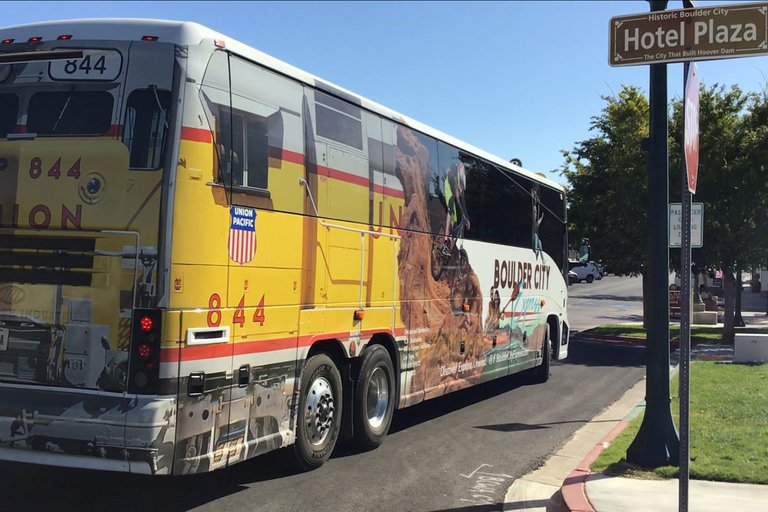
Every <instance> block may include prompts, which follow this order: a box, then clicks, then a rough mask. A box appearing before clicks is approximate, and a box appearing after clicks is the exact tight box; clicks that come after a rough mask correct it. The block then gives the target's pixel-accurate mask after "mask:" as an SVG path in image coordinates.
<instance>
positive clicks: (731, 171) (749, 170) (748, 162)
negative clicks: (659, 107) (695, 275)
mask: <svg viewBox="0 0 768 512" xmlns="http://www.w3.org/2000/svg"><path fill="white" fill-rule="evenodd" d="M672 112H673V114H672V122H671V126H670V144H669V151H670V179H671V181H672V184H671V185H670V196H671V200H672V201H674V202H679V201H680V197H681V190H682V181H681V180H682V177H681V176H682V173H681V171H680V169H682V140H683V101H682V99H680V98H676V99H675V100H673V101H672ZM699 112H700V114H699V115H700V119H699V133H700V135H699V172H698V185H697V190H696V195H695V196H694V200H695V201H697V202H701V203H704V245H703V247H702V248H700V249H694V250H693V261H694V262H695V270H697V271H701V270H710V271H711V270H714V269H722V270H723V272H724V274H723V284H724V291H725V315H724V316H725V318H724V328H723V337H724V339H725V340H726V341H732V340H733V334H734V300H735V296H736V291H737V290H736V280H735V274H736V272H737V271H740V270H741V269H744V268H748V267H749V266H751V265H759V264H761V263H765V261H766V259H768V257H767V255H768V243H767V242H768V241H767V240H766V229H765V227H766V226H767V225H768V224H766V223H767V222H768V181H767V180H766V176H768V174H767V173H766V171H767V170H768V169H766V166H767V165H768V127H767V125H768V103H766V94H765V92H763V93H762V94H754V93H744V92H743V91H742V90H741V89H740V88H739V87H738V86H735V85H734V86H732V87H731V88H730V89H726V88H725V87H724V86H722V85H719V84H715V85H713V86H712V87H710V88H706V87H704V86H703V85H702V86H700V90H699ZM675 259H677V258H675ZM678 261H679V260H678Z"/></svg>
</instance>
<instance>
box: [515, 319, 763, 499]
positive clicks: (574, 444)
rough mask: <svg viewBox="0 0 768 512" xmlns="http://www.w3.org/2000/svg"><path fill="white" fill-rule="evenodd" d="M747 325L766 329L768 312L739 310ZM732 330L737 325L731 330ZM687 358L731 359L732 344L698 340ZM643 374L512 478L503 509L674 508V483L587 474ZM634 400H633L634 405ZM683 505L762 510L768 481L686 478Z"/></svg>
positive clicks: (630, 406) (627, 412)
mask: <svg viewBox="0 0 768 512" xmlns="http://www.w3.org/2000/svg"><path fill="white" fill-rule="evenodd" d="M743 316H744V320H745V323H746V324H747V327H766V328H768V316H766V315H765V313H763V312H759V311H754V310H753V311H744V312H743ZM737 332H738V329H737ZM678 357H679V351H675V352H674V353H673V354H671V358H670V359H671V361H670V362H671V363H672V365H673V366H670V372H671V373H672V372H674V371H676V370H677V361H678ZM691 358H692V359H693V360H695V359H700V360H713V359H714V360H725V361H728V360H731V359H732V358H733V347H732V346H723V345H699V346H696V347H693V348H692V350H691ZM645 391H646V389H645V379H642V380H640V381H639V382H638V383H637V384H636V385H635V386H633V387H632V388H631V389H629V390H628V391H627V392H626V393H625V394H624V396H623V397H622V398H621V399H620V400H619V401H617V402H616V403H614V404H613V405H611V406H610V407H608V408H607V409H606V410H605V411H603V412H602V413H600V414H599V415H597V416H596V417H595V418H593V419H592V420H591V421H590V422H589V423H588V424H587V425H585V426H584V427H582V428H581V429H580V430H578V431H577V432H576V433H575V434H574V436H573V437H572V438H571V439H570V441H568V443H567V444H566V445H565V446H564V447H563V448H562V449H561V450H560V451H559V452H558V453H557V454H555V455H554V456H552V457H551V458H550V459H549V460H548V461H547V462H546V463H545V464H544V465H543V466H542V467H540V468H538V469H537V470H535V471H533V472H532V473H529V474H527V475H525V476H523V477H522V478H520V479H518V480H516V481H515V482H513V484H512V486H511V487H510V488H509V490H508V491H507V494H506V496H505V503H504V508H503V510H505V511H507V510H527V511H530V512H533V511H537V512H544V511H546V512H564V511H570V512H582V511H584V512H586V511H589V512H617V511H627V512H634V511H648V510H653V511H662V512H665V511H677V510H678V496H679V490H678V489H679V488H678V486H679V483H678V481H677V480H676V479H673V480H662V481H655V480H638V479H631V478H614V477H608V476H605V475H603V474H601V473H595V474H591V472H590V470H589V466H590V464H591V463H592V462H593V461H594V460H595V459H596V458H597V456H598V455H599V454H600V452H601V451H602V450H603V449H604V448H605V447H607V446H608V443H610V442H611V441H612V440H613V438H614V437H616V436H617V435H618V434H619V432H621V431H622V430H623V429H624V427H625V426H626V424H627V422H628V421H629V420H630V419H631V418H632V417H634V415H636V414H638V413H639V412H640V411H641V410H642V408H644V407H645V401H644V400H645ZM638 404H639V405H638ZM688 496H689V510H691V511H693V512H709V511H713V512H714V511H717V512H722V511H731V510H733V511H738V512H752V511H755V512H758V511H760V512H762V511H764V510H766V509H768V486H765V485H749V484H733V483H723V482H705V481H698V480H691V481H690V485H689V493H688Z"/></svg>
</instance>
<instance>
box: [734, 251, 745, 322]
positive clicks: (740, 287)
mask: <svg viewBox="0 0 768 512" xmlns="http://www.w3.org/2000/svg"><path fill="white" fill-rule="evenodd" d="M743 290H744V284H743V283H742V281H741V264H739V263H736V290H735V291H736V304H735V306H734V307H735V308H736V309H735V312H734V318H733V325H734V326H735V327H744V325H745V324H744V318H742V316H741V292H742V291H743Z"/></svg>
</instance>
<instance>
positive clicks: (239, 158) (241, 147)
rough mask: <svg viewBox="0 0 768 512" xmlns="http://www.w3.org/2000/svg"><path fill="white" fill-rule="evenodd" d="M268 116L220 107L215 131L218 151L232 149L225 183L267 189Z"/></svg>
mask: <svg viewBox="0 0 768 512" xmlns="http://www.w3.org/2000/svg"><path fill="white" fill-rule="evenodd" d="M267 125H268V122H267V118H265V117H261V116H257V115H253V114H246V113H241V112H237V111H235V113H234V114H232V113H230V112H229V110H227V109H224V108H221V112H220V116H219V120H218V122H217V130H218V131H219V134H218V135H219V144H220V145H221V148H220V150H221V151H222V152H223V153H224V154H225V155H226V152H225V151H224V148H231V162H230V163H231V166H230V167H229V171H228V172H225V178H224V179H225V182H226V183H230V180H231V184H232V185H235V186H243V185H244V186H247V187H254V188H261V189H266V188H268V180H267V175H268V168H269V139H268V129H267Z"/></svg>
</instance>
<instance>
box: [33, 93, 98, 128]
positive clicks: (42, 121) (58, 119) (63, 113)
mask: <svg viewBox="0 0 768 512" xmlns="http://www.w3.org/2000/svg"><path fill="white" fill-rule="evenodd" d="M112 104H113V99H112V95H111V94H110V93H108V92H107V91H56V92H38V93H35V94H34V95H33V96H32V99H30V101H29V112H28V114H27V132H29V133H36V134H37V135H39V136H50V137H54V136H61V135H90V136H100V135H105V134H106V133H107V132H108V131H109V129H110V127H111V126H112Z"/></svg>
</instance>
